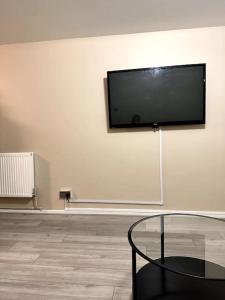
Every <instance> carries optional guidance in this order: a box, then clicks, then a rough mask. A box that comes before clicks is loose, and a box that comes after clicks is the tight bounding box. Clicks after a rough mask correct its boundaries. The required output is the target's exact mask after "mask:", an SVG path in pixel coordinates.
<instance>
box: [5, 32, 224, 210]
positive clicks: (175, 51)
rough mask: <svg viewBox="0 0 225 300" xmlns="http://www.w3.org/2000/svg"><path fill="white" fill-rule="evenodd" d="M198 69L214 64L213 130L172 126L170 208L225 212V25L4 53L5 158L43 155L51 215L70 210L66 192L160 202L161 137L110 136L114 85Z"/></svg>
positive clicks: (40, 178)
mask: <svg viewBox="0 0 225 300" xmlns="http://www.w3.org/2000/svg"><path fill="white" fill-rule="evenodd" d="M189 63H207V93H206V96H207V116H206V117H207V123H206V126H205V128H201V127H193V126H186V127H181V128H180V127H179V128H178V127H170V128H164V131H163V136H164V153H163V156H164V178H165V186H164V193H165V205H164V206H163V207H160V208H162V209H179V210H222V211H225V72H224V66H225V27H223V28H204V29H191V30H179V31H167V32H155V33H144V34H134V35H121V36H108V37H96V38H84V39H72V40H60V41H51V42H40V43H27V44H14V45H5V46H0V151H1V152H17V151H34V152H35V153H36V155H37V160H36V174H37V185H38V188H39V197H40V205H41V206H42V207H43V208H46V209H62V208H63V203H62V202H61V201H59V199H58V191H59V189H60V187H71V188H72V189H73V191H74V192H75V194H76V196H77V197H78V198H80V199H117V200H121V199H126V200H131V201H137V202H138V201H139V200H149V201H151V200H158V199H159V172H158V164H159V134H158V133H154V132H153V131H151V130H147V129H145V130H143V131H141V130H140V131H135V130H124V131H116V130H114V131H108V130H107V118H106V96H105V86H104V78H105V77H106V72H107V70H116V69H127V68H140V67H150V66H163V65H174V64H189ZM24 205H30V204H29V203H27V202H26V201H23V200H8V201H6V200H1V206H2V207H3V206H7V207H9V206H11V207H22V206H24ZM73 206H76V205H73ZM77 206H78V205H77ZM79 206H87V207H90V206H94V207H95V205H94V204H92V205H88V204H86V205H84V204H83V205H79ZM99 206H100V207H103V205H100V204H98V205H96V207H99ZM108 206H111V207H112V206H113V207H125V205H123V206H120V205H108ZM105 207H106V206H105ZM126 207H135V208H137V207H141V206H126ZM147 207H148V206H147ZM142 208H143V207H142ZM144 208H146V206H145V207H144ZM149 208H157V209H158V208H159V207H157V206H149Z"/></svg>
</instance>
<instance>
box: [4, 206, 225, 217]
mask: <svg viewBox="0 0 225 300" xmlns="http://www.w3.org/2000/svg"><path fill="white" fill-rule="evenodd" d="M0 213H26V214H73V215H120V216H153V215H158V214H168V213H184V214H194V215H204V216H209V217H215V218H222V219H225V211H187V210H154V209H124V208H123V209H122V208H121V209H117V208H66V209H65V210H46V209H42V210H29V209H27V210H21V209H17V210H16V209H0Z"/></svg>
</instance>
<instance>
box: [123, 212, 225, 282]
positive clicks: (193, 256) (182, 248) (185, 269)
mask: <svg viewBox="0 0 225 300" xmlns="http://www.w3.org/2000/svg"><path fill="white" fill-rule="evenodd" d="M128 237H129V242H130V244H131V246H132V248H133V249H134V250H135V251H136V252H137V253H138V254H139V255H140V256H142V257H143V258H145V259H146V260H148V261H150V262H152V263H154V264H156V265H158V266H160V267H161V268H164V269H167V270H169V271H172V272H175V273H179V274H184V275H189V276H193V277H198V278H204V279H211V280H225V220H222V219H215V218H210V217H205V216H198V215H187V214H166V215H157V216H153V217H148V218H144V219H141V220H140V221H138V222H136V223H135V224H133V225H132V226H131V228H130V230H129V234H128Z"/></svg>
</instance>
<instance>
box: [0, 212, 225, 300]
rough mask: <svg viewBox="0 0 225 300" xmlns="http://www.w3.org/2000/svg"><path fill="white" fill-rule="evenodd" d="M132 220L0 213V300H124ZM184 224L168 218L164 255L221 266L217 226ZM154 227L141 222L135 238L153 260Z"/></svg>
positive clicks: (156, 248) (222, 241)
mask: <svg viewBox="0 0 225 300" xmlns="http://www.w3.org/2000/svg"><path fill="white" fill-rule="evenodd" d="M138 219H140V217H128V216H127V217H126V216H88V215H85V216H78V215H46V214H1V213H0V300H6V299H7V300H9V299H10V300H11V299H12V300H28V299H29V300H53V299H54V300H58V299H61V300H72V299H76V300H84V299H85V300H93V299H96V300H131V248H130V245H129V244H128V240H127V231H128V229H129V227H130V225H131V224H133V223H134V222H135V221H136V220H138ZM191 222H192V220H191V219H190V220H189V218H188V219H187V220H185V219H184V218H183V217H182V218H180V223H179V220H177V221H176V224H174V223H173V220H171V222H170V220H169V221H168V223H167V224H166V228H167V232H168V233H167V237H166V245H167V247H166V250H167V255H176V254H177V253H178V254H179V253H182V255H184V256H193V255H195V256H196V257H199V258H202V259H205V258H207V259H209V260H210V261H213V259H216V261H215V262H219V263H220V264H221V265H222V266H224V267H225V257H224V251H223V249H225V231H224V227H221V224H217V223H215V225H214V226H212V225H213V224H212V223H210V224H209V225H210V226H208V229H207V230H208V233H207V235H205V231H206V228H207V224H208V221H207V220H206V221H204V220H199V224H198V223H196V222H194V223H191ZM158 223H159V220H157V219H156V220H155V221H154V220H152V222H150V223H149V222H148V221H146V223H145V222H143V223H141V224H140V228H139V229H140V232H139V231H137V232H136V235H135V238H136V239H137V240H138V239H140V245H141V247H142V246H143V249H142V251H146V254H147V255H148V254H149V253H148V252H149V251H150V253H151V257H153V258H154V256H155V258H158V257H159V256H160V232H159V230H158V229H159V224H158ZM157 224H158V225H157ZM149 226H150V228H148V227H149ZM150 241H151V243H150ZM141 243H142V244H143V245H142V244H141ZM137 263H138V265H139V266H141V265H143V264H145V263H146V262H145V261H144V260H143V259H142V258H140V257H139V258H138V260H137Z"/></svg>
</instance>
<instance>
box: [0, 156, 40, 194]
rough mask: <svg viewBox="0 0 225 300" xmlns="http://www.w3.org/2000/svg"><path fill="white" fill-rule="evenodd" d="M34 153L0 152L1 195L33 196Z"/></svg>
mask: <svg viewBox="0 0 225 300" xmlns="http://www.w3.org/2000/svg"><path fill="white" fill-rule="evenodd" d="M33 194H34V155H33V152H26V153H0V197H33Z"/></svg>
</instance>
